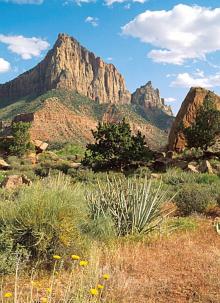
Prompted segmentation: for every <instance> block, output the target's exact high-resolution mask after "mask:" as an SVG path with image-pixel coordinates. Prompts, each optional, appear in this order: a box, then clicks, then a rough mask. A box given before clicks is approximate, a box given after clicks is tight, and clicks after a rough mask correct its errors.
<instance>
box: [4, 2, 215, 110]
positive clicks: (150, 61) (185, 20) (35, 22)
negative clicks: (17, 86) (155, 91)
mask: <svg viewBox="0 0 220 303" xmlns="http://www.w3.org/2000/svg"><path fill="white" fill-rule="evenodd" d="M59 33H67V34H69V35H71V36H73V37H75V38H76V39H77V40H78V41H79V42H80V43H81V44H82V45H83V46H85V47H86V48H88V49H89V50H91V51H93V52H94V53H95V54H96V55H97V56H100V57H102V58H103V60H104V61H106V62H109V63H112V64H114V65H115V66H116V67H117V69H118V70H119V71H120V72H121V73H122V75H123V76H124V78H125V81H126V85H127V88H128V89H129V90H130V91H131V92H133V91H135V89H136V88H138V87H140V86H141V85H144V84H146V83H147V82H148V81H149V80H151V81H152V83H153V86H154V87H155V88H159V90H160V93H161V97H163V98H165V100H166V103H167V104H169V105H171V106H172V108H173V111H174V113H176V112H177V111H178V109H179V107H180V105H181V103H182V101H183V99H184V97H185V95H186V94H187V92H188V90H189V88H190V87H191V86H202V87H205V88H208V89H210V90H212V91H215V92H216V93H217V94H220V1H219V0H194V1H192V0H185V1H184V0H182V1H181V2H180V1H176V0H0V83H5V82H6V81H9V80H11V79H14V78H15V77H16V76H18V75H19V74H21V73H23V72H24V71H26V70H28V69H30V68H32V67H34V66H35V65H36V64H37V63H38V62H40V61H41V60H42V59H43V58H44V56H45V55H46V53H47V51H48V50H49V49H50V48H52V47H53V44H54V43H55V41H56V39H57V36H58V34H59Z"/></svg>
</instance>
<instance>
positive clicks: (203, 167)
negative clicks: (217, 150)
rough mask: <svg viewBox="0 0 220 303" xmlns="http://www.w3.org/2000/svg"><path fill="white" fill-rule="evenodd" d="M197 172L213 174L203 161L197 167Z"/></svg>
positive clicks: (207, 164) (209, 165)
mask: <svg viewBox="0 0 220 303" xmlns="http://www.w3.org/2000/svg"><path fill="white" fill-rule="evenodd" d="M199 171H200V172H201V173H208V174H213V169H212V166H211V164H210V162H209V161H208V160H203V161H202V162H201V164H200V165H199Z"/></svg>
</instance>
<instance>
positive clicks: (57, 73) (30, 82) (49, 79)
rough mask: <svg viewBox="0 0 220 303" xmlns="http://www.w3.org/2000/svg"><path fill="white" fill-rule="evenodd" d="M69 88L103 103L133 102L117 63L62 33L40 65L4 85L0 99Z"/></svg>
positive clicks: (16, 98)
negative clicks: (94, 52) (99, 55)
mask: <svg viewBox="0 0 220 303" xmlns="http://www.w3.org/2000/svg"><path fill="white" fill-rule="evenodd" d="M55 88H65V89H69V90H74V91H77V92H78V93H80V94H82V95H84V96H87V97H89V98H90V99H93V100H97V101H99V102H100V103H121V104H126V103H130V99H131V95H130V93H129V92H128V90H127V89H126V86H125V81H124V79H123V77H122V75H121V74H120V73H119V72H118V71H117V69H116V68H115V66H114V65H112V64H106V63H105V62H104V61H103V60H102V59H101V58H99V57H96V56H95V55H94V54H93V53H91V52H89V51H88V50H87V49H85V48H84V47H82V46H81V45H80V44H79V43H78V42H77V41H76V40H75V39H74V38H72V37H70V36H68V35H65V34H60V35H59V36H58V40H57V41H56V43H55V45H54V47H53V49H52V50H50V51H49V52H48V54H47V56H46V57H45V59H44V60H43V61H42V62H40V63H39V64H38V65H37V66H36V67H34V68H33V69H31V70H30V71H27V72H26V73H24V74H22V75H20V76H19V77H18V78H16V79H14V80H12V81H10V82H8V83H5V84H2V85H0V102H1V101H6V102H7V101H10V102H11V101H13V100H18V99H19V98H22V97H25V96H28V95H36V96H37V95H41V94H43V93H44V92H47V91H49V90H51V89H55Z"/></svg>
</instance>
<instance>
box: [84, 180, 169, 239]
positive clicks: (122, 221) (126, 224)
mask: <svg viewBox="0 0 220 303" xmlns="http://www.w3.org/2000/svg"><path fill="white" fill-rule="evenodd" d="M87 200H88V205H89V209H90V213H91V217H92V219H93V220H98V219H99V218H109V217H110V218H111V220H112V221H113V222H114V225H115V229H116V231H117V234H118V235H119V236H124V235H128V234H136V233H140V234H141V233H142V234H144V233H149V232H151V231H152V230H154V229H155V228H157V227H158V225H159V224H160V223H161V222H162V221H163V218H164V217H165V216H166V215H167V210H164V211H162V210H161V206H162V205H163V203H164V202H165V201H167V199H166V192H164V191H163V190H162V189H161V186H159V187H158V188H156V189H155V188H154V187H153V186H152V182H151V181H147V180H146V179H145V180H141V179H138V178H132V179H131V178H129V179H124V178H123V179H121V178H114V179H113V180H112V181H111V180H109V179H108V178H107V180H106V182H105V183H104V184H103V183H98V188H97V189H96V190H94V191H93V192H92V193H89V194H88V195H87Z"/></svg>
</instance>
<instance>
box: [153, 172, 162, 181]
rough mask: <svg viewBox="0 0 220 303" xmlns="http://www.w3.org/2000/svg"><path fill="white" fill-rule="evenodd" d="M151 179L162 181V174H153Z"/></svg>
mask: <svg viewBox="0 0 220 303" xmlns="http://www.w3.org/2000/svg"><path fill="white" fill-rule="evenodd" d="M151 178H152V179H157V180H160V179H161V174H155V173H153V174H151Z"/></svg>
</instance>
